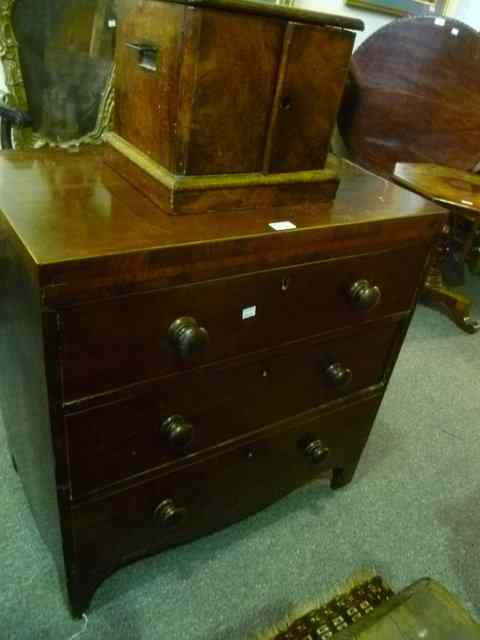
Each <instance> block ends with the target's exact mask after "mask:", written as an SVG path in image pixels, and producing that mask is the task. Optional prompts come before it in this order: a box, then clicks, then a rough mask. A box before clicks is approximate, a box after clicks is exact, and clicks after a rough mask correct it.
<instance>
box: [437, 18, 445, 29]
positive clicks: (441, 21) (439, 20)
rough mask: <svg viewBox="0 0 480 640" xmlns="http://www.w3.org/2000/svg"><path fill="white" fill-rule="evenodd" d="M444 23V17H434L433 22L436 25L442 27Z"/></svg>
mask: <svg viewBox="0 0 480 640" xmlns="http://www.w3.org/2000/svg"><path fill="white" fill-rule="evenodd" d="M445 23H446V20H445V18H435V24H436V25H437V27H444V26H445Z"/></svg>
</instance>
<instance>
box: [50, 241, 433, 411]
mask: <svg viewBox="0 0 480 640" xmlns="http://www.w3.org/2000/svg"><path fill="white" fill-rule="evenodd" d="M425 256H426V248H425V247H424V246H414V247H406V248H402V249H397V250H394V251H388V252H382V253H376V254H367V255H362V256H356V257H351V258H343V259H336V260H326V261H323V262H316V263H311V264H306V265H300V266H295V267H289V268H282V269H274V270H271V271H262V272H257V273H253V274H249V275H245V276H238V277H233V278H223V279H219V280H209V281H207V282H201V283H197V284H193V285H185V286H180V287H174V288H171V289H165V290H160V291H154V292H151V293H144V294H137V295H131V296H125V297H119V298H114V299H111V300H107V301H104V302H103V301H102V302H98V303H90V304H86V305H81V306H78V307H73V308H71V309H67V310H65V311H64V312H62V323H63V331H62V340H63V345H62V347H63V348H62V353H63V383H64V398H65V400H66V401H69V400H73V399H78V398H81V397H84V396H89V395H94V394H96V393H102V392H105V391H108V390H111V389H115V388H119V387H122V386H124V385H128V384H132V383H135V382H140V381H142V380H147V379H152V378H156V377H160V376H163V375H167V374H169V373H172V372H174V371H179V370H186V369H190V368H192V367H195V366H199V365H202V364H205V363H208V362H214V361H216V360H221V359H224V358H229V357H232V356H236V355H239V354H243V353H248V352H253V351H257V350H260V349H264V348H271V347H273V346H276V345H280V344H282V343H286V342H289V341H293V340H297V339H300V338H305V337H308V336H313V335H317V334H320V333H322V332H325V331H330V330H334V329H341V328H345V327H349V326H354V325H360V324H361V323H365V322H367V321H370V320H374V319H378V318H380V317H382V316H386V315H390V314H393V313H398V312H404V311H407V310H409V309H410V307H411V305H412V303H413V300H414V295H415V291H416V288H417V285H418V281H419V278H420V274H421V272H422V269H423V264H424V261H425ZM378 294H380V299H379V301H378V304H376V305H375V306H373V307H371V306H370V305H371V304H372V303H373V302H375V301H376V298H377V297H378ZM185 318H190V319H191V320H190V321H186V320H184V319H185ZM192 319H194V321H193V320H192ZM176 321H177V322H176ZM172 325H173V326H172Z"/></svg>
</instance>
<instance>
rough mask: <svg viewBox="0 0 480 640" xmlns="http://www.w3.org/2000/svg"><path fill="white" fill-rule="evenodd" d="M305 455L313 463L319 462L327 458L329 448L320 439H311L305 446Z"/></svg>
mask: <svg viewBox="0 0 480 640" xmlns="http://www.w3.org/2000/svg"><path fill="white" fill-rule="evenodd" d="M305 455H306V456H307V457H308V458H310V460H311V461H312V462H313V464H320V463H322V462H325V460H326V459H327V458H328V456H329V455H330V450H329V449H328V447H326V446H325V445H324V444H323V442H322V441H321V440H312V442H310V443H309V444H307V446H306V447H305Z"/></svg>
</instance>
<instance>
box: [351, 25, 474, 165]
mask: <svg viewBox="0 0 480 640" xmlns="http://www.w3.org/2000/svg"><path fill="white" fill-rule="evenodd" d="M455 30H457V31H455ZM455 34H456V35H455ZM479 52H480V35H479V34H478V33H477V32H476V31H475V30H474V29H472V28H471V27H469V26H467V25H466V24H464V23H462V22H459V21H457V20H452V19H450V18H445V19H441V21H440V24H438V21H437V22H436V21H435V18H434V17H432V18H409V19H405V20H395V21H393V22H391V23H389V24H387V25H386V26H384V27H382V28H381V29H379V30H378V31H376V32H375V33H374V34H373V35H372V36H371V37H370V38H368V39H367V40H366V41H365V42H364V43H363V44H362V45H361V46H360V47H359V48H358V49H357V51H356V52H355V55H354V56H353V58H352V63H351V73H350V82H349V87H348V91H347V92H346V95H345V100H344V103H343V106H342V110H341V114H340V118H339V127H340V131H341V134H342V136H343V138H344V140H345V143H346V145H347V147H348V148H349V149H350V150H351V152H352V153H353V156H354V158H355V160H356V161H357V162H359V163H360V164H361V165H362V166H365V167H368V168H369V169H371V170H373V171H376V172H377V173H380V174H381V175H384V176H387V177H389V176H391V175H392V173H393V169H394V166H395V163H396V162H422V163H425V162H430V163H436V164H441V165H445V166H449V167H452V168H456V169H463V170H466V171H471V170H473V168H474V166H475V165H476V164H477V163H478V162H479V160H480V74H479V73H478V56H479Z"/></svg>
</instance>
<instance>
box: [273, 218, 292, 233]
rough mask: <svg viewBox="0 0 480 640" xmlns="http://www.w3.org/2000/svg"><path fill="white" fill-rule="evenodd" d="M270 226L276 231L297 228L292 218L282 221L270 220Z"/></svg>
mask: <svg viewBox="0 0 480 640" xmlns="http://www.w3.org/2000/svg"><path fill="white" fill-rule="evenodd" d="M268 226H269V227H272V229H273V230H274V231H286V230H287V229H296V228H297V227H296V225H294V224H293V222H290V220H283V221H282V222H270V223H269V225H268Z"/></svg>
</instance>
